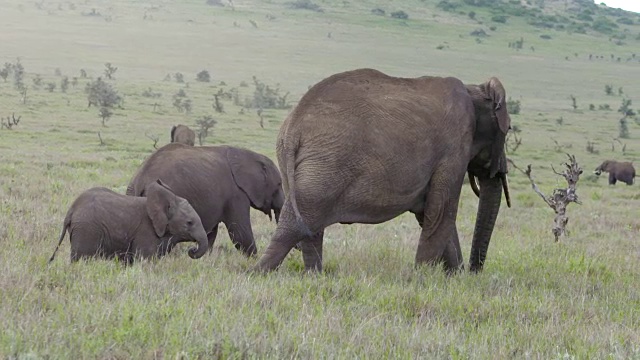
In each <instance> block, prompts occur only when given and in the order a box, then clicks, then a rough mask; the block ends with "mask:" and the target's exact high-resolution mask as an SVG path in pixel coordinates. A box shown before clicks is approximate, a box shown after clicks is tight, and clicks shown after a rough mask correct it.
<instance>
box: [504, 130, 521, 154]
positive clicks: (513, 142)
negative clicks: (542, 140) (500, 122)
mask: <svg viewBox="0 0 640 360" xmlns="http://www.w3.org/2000/svg"><path fill="white" fill-rule="evenodd" d="M511 134H513V138H512V136H511ZM520 145H522V138H521V137H518V134H517V133H515V132H513V133H509V135H507V139H506V141H505V149H506V150H507V152H508V153H515V152H516V150H518V148H519V147H520Z"/></svg>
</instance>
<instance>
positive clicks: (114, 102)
mask: <svg viewBox="0 0 640 360" xmlns="http://www.w3.org/2000/svg"><path fill="white" fill-rule="evenodd" d="M84 91H85V93H86V94H87V100H88V102H89V106H91V105H95V106H99V107H100V111H99V115H100V117H101V118H102V126H105V123H106V121H107V120H108V119H109V118H110V117H111V115H112V114H113V112H112V111H111V109H113V108H114V107H116V106H119V105H120V104H121V103H122V98H121V97H120V95H118V92H117V91H116V90H115V89H114V88H113V87H112V86H111V84H108V83H106V82H104V81H103V80H102V79H101V78H98V79H96V80H95V81H92V82H89V83H87V86H86V87H85V89H84Z"/></svg>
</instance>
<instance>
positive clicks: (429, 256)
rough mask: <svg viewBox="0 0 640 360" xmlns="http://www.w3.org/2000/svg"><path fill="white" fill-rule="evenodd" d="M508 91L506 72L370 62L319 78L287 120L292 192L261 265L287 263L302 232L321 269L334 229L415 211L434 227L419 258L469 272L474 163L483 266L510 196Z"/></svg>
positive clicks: (424, 235) (474, 251)
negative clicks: (415, 72)
mask: <svg viewBox="0 0 640 360" xmlns="http://www.w3.org/2000/svg"><path fill="white" fill-rule="evenodd" d="M505 99H506V94H505V90H504V88H503V86H502V84H501V83H500V81H499V80H498V79H497V78H495V77H492V78H490V79H489V80H488V81H487V82H486V83H483V84H480V85H465V84H463V83H462V82H461V81H460V80H458V79H456V78H452V77H447V78H441V77H428V76H425V77H420V78H398V77H391V76H388V75H386V74H383V73H382V72H380V71H377V70H373V69H359V70H354V71H348V72H344V73H339V74H335V75H333V76H330V77H328V78H326V79H324V80H322V81H321V82H319V83H318V84H316V85H314V86H313V87H312V88H311V89H309V91H308V92H307V93H306V94H305V95H304V96H303V97H302V99H301V100H300V102H299V103H298V105H297V107H296V108H295V109H294V110H293V111H292V112H291V113H290V114H289V116H288V117H287V118H286V119H285V121H284V123H283V124H282V127H281V128H280V133H279V135H278V139H277V144H276V149H277V155H278V163H279V165H280V171H281V173H282V174H283V175H282V176H283V179H284V184H283V186H284V190H285V192H286V194H287V196H286V199H285V203H284V207H283V209H282V215H281V217H280V222H279V223H278V226H277V229H276V231H275V234H274V235H273V237H272V238H271V242H270V243H269V245H268V247H267V249H266V250H265V253H264V254H263V255H262V257H261V258H260V260H259V262H258V264H257V265H256V267H255V269H254V270H256V271H269V270H272V269H275V268H277V267H278V266H279V265H280V264H281V263H282V261H283V260H284V258H285V257H286V255H287V253H288V252H289V251H290V250H291V248H292V247H294V245H295V244H296V243H298V242H300V241H302V242H301V247H302V254H303V259H304V264H305V268H306V269H307V270H316V271H320V270H321V269H322V245H323V235H324V229H325V228H326V227H327V226H329V225H331V224H335V223H343V224H351V223H365V224H377V223H381V222H384V221H387V220H390V219H392V218H394V217H396V216H398V215H400V214H402V213H404V212H407V211H410V212H412V213H413V214H415V216H416V219H417V220H418V223H419V224H420V226H421V227H422V232H421V234H420V240H419V244H418V249H417V253H416V264H422V263H437V262H440V261H443V262H444V265H445V267H446V269H447V270H448V271H452V270H454V269H458V268H460V267H461V266H462V262H463V260H462V253H461V249H460V243H459V240H458V231H457V229H456V215H457V212H458V200H459V198H460V191H461V188H462V184H463V180H464V177H465V173H467V172H468V173H469V175H470V177H471V178H472V179H471V180H472V183H473V184H474V185H476V186H479V190H478V191H479V197H480V203H479V206H478V215H477V219H476V226H475V231H474V235H473V242H472V247H471V258H470V269H471V270H472V271H478V270H481V269H482V267H483V264H484V262H485V257H486V253H487V248H488V246H489V241H490V238H491V233H492V231H493V227H494V224H495V221H496V217H497V215H498V210H499V209H500V202H501V197H502V191H503V189H504V191H505V197H506V198H507V205H509V204H510V199H509V192H508V185H507V176H506V174H507V163H506V157H505V152H504V142H505V136H506V134H507V131H508V130H509V128H510V124H511V119H510V117H509V115H508V113H507V108H506V103H505ZM476 181H477V182H478V184H476Z"/></svg>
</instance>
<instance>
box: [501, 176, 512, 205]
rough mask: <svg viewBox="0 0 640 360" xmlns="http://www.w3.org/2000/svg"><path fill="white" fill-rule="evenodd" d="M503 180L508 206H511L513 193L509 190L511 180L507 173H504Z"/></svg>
mask: <svg viewBox="0 0 640 360" xmlns="http://www.w3.org/2000/svg"><path fill="white" fill-rule="evenodd" d="M501 180H502V189H503V190H504V197H505V198H506V199H507V207H511V193H510V192H509V180H508V178H507V174H502V176H501Z"/></svg>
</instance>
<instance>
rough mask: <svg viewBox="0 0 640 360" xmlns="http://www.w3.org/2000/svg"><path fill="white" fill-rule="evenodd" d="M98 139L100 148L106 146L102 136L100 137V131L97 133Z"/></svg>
mask: <svg viewBox="0 0 640 360" xmlns="http://www.w3.org/2000/svg"><path fill="white" fill-rule="evenodd" d="M98 139H100V146H104V145H106V144H105V142H104V141H103V140H102V135H100V131H98Z"/></svg>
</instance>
